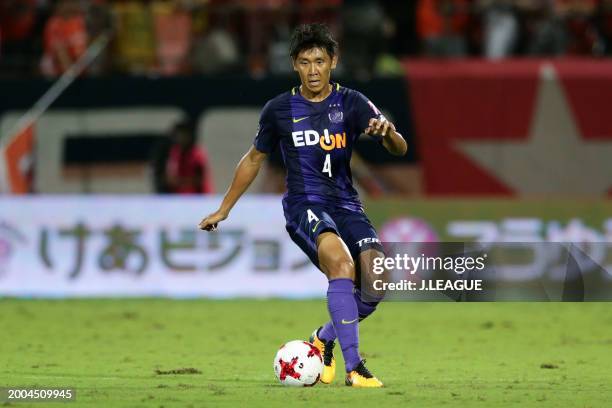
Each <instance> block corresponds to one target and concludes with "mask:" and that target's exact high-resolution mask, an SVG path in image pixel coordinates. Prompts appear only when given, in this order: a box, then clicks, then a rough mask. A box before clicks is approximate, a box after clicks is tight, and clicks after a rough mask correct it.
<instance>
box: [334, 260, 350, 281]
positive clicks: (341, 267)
mask: <svg viewBox="0 0 612 408" xmlns="http://www.w3.org/2000/svg"><path fill="white" fill-rule="evenodd" d="M327 278H328V279H329V280H332V279H351V280H355V264H354V263H353V261H352V260H351V259H348V258H338V259H334V260H332V261H331V262H330V263H329V265H328V268H327Z"/></svg>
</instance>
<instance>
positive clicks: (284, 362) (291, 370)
mask: <svg viewBox="0 0 612 408" xmlns="http://www.w3.org/2000/svg"><path fill="white" fill-rule="evenodd" d="M322 372H323V357H322V356H321V352H320V351H319V349H318V348H316V347H315V346H313V345H312V344H310V343H308V342H307V341H303V340H293V341H290V342H288V343H285V344H283V346H282V347H281V348H280V349H279V350H278V352H277V353H276V357H274V374H276V378H278V381H280V383H281V384H283V385H288V386H292V387H312V386H313V385H315V384H316V383H317V382H319V379H320V378H321V373H322Z"/></svg>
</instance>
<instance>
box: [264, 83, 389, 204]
mask: <svg viewBox="0 0 612 408" xmlns="http://www.w3.org/2000/svg"><path fill="white" fill-rule="evenodd" d="M381 116H382V115H381V113H380V111H379V110H378V109H377V108H376V107H375V106H374V104H373V103H372V102H370V101H369V100H368V99H367V98H366V97H365V96H363V94H361V93H359V92H357V91H354V90H352V89H348V88H344V87H341V86H340V85H339V84H337V83H332V92H331V94H330V95H329V96H328V97H327V98H325V100H323V101H321V102H310V101H308V100H307V99H305V98H304V97H303V96H302V95H300V92H299V88H298V87H295V88H293V89H292V90H291V91H290V92H285V93H283V94H281V95H278V96H277V97H275V98H274V99H272V100H270V101H269V102H268V103H267V104H266V105H265V106H264V108H263V111H262V112H261V117H260V120H259V129H258V130H257V135H256V137H255V142H254V145H255V148H256V149H257V150H259V151H260V152H263V153H270V152H272V151H273V150H274V149H275V148H276V146H277V145H279V146H280V149H281V153H282V156H283V161H284V163H285V167H286V168H287V178H286V185H287V192H286V193H285V197H284V198H283V208H284V210H285V214H288V213H293V210H295V209H298V208H301V207H304V206H305V205H307V204H320V205H323V206H329V207H331V208H336V207H341V208H345V209H347V210H352V211H362V206H361V202H360V201H359V197H358V195H357V191H355V188H353V179H352V176H351V168H350V161H351V153H352V151H353V145H354V144H355V142H356V140H357V138H358V137H359V135H360V134H361V133H363V131H364V130H365V129H366V128H367V127H368V123H369V120H370V119H371V118H380V117H381Z"/></svg>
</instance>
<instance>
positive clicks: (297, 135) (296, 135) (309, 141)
mask: <svg viewBox="0 0 612 408" xmlns="http://www.w3.org/2000/svg"><path fill="white" fill-rule="evenodd" d="M291 137H292V138H293V145H294V146H295V147H302V146H314V145H319V146H321V149H323V150H326V151H330V150H334V149H342V148H345V147H346V132H342V134H340V133H336V134H330V133H329V130H327V129H325V130H324V131H323V136H321V135H319V132H317V131H316V130H299V131H296V132H292V133H291Z"/></svg>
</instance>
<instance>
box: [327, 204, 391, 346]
mask: <svg viewBox="0 0 612 408" xmlns="http://www.w3.org/2000/svg"><path fill="white" fill-rule="evenodd" d="M337 218H338V221H339V222H338V229H339V231H340V234H341V236H342V238H343V240H344V241H345V242H347V244H348V246H349V250H350V252H351V255H352V256H353V258H354V259H356V260H357V262H358V264H357V268H356V279H355V284H356V288H355V291H354V297H355V302H356V303H357V309H358V312H359V321H362V320H363V319H365V318H367V317H368V316H370V315H371V314H372V313H374V311H375V310H376V307H377V306H378V303H380V301H381V300H382V298H383V297H384V293H383V292H378V291H374V290H373V287H374V286H373V283H374V281H375V280H376V279H381V276H380V275H377V274H375V273H373V270H372V267H373V265H374V258H379V257H384V254H383V251H382V245H381V244H380V240H379V239H378V236H377V234H376V231H375V230H374V227H373V226H372V224H371V223H370V221H369V220H368V219H367V217H366V216H365V214H359V213H344V214H342V216H341V217H337ZM362 289H365V291H362ZM317 335H318V337H319V338H320V339H321V340H322V341H325V342H330V341H333V340H335V339H336V332H335V329H334V325H333V323H332V322H331V321H329V322H327V323H326V324H325V325H323V326H322V327H321V328H320V329H319V330H318V332H317Z"/></svg>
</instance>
